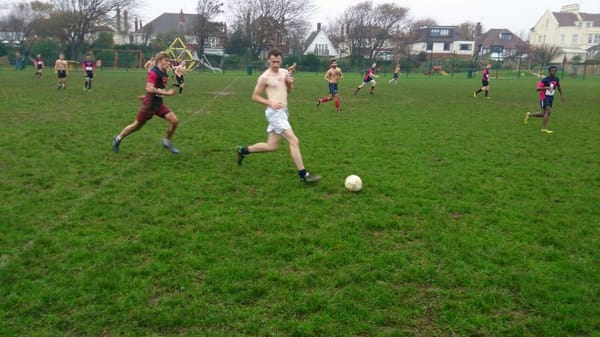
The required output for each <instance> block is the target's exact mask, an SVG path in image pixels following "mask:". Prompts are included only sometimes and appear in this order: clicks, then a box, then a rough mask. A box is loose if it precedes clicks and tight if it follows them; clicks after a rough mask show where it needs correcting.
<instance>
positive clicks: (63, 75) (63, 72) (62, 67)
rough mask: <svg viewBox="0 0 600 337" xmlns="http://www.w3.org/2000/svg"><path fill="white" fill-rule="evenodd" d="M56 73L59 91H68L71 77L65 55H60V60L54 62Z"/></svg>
mask: <svg viewBox="0 0 600 337" xmlns="http://www.w3.org/2000/svg"><path fill="white" fill-rule="evenodd" d="M54 72H55V73H56V76H58V90H60V89H67V77H68V76H69V66H68V64H67V61H65V55H64V54H63V53H60V54H59V55H58V59H57V60H56V62H54Z"/></svg>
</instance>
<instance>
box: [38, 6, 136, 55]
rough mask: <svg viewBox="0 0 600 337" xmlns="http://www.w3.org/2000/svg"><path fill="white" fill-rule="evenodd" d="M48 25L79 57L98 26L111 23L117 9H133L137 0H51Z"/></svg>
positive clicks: (72, 53)
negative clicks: (80, 50)
mask: <svg viewBox="0 0 600 337" xmlns="http://www.w3.org/2000/svg"><path fill="white" fill-rule="evenodd" d="M51 4H52V5H53V9H52V11H51V12H50V14H49V17H48V19H47V20H48V21H49V22H47V28H48V29H52V31H51V32H50V33H51V34H53V35H54V36H55V37H57V38H59V39H61V40H63V41H64V42H65V43H66V44H67V45H68V46H69V47H70V50H71V57H72V58H76V57H77V56H78V54H79V49H80V48H81V46H82V45H83V43H84V42H85V39H86V34H88V33H90V32H91V31H92V29H93V28H94V27H95V26H101V25H111V24H112V23H113V22H114V18H115V17H116V12H117V9H121V10H123V9H132V8H134V7H135V6H137V0H52V1H51Z"/></svg>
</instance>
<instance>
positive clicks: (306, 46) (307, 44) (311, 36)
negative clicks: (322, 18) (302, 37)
mask: <svg viewBox="0 0 600 337" xmlns="http://www.w3.org/2000/svg"><path fill="white" fill-rule="evenodd" d="M317 34H319V31H318V30H315V31H314V32H312V33H310V35H309V36H308V38H307V39H306V42H305V43H304V50H306V48H308V47H310V44H311V43H312V42H313V41H314V40H315V38H317Z"/></svg>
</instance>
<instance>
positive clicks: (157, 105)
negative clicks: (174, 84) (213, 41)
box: [112, 52, 179, 154]
mask: <svg viewBox="0 0 600 337" xmlns="http://www.w3.org/2000/svg"><path fill="white" fill-rule="evenodd" d="M154 59H155V66H154V67H152V69H150V71H148V79H147V80H146V95H144V96H142V105H141V106H140V110H139V111H138V113H137V116H136V118H135V121H133V123H131V124H129V125H127V126H126V127H125V128H124V129H123V130H122V131H121V132H120V133H119V134H118V135H116V136H115V137H114V138H113V145H112V148H113V151H114V152H115V153H116V152H119V145H121V142H122V141H123V139H125V137H127V136H128V135H130V134H131V133H133V132H136V131H138V130H139V129H141V128H142V127H143V126H144V124H146V122H147V121H149V120H150V119H151V118H152V117H153V116H154V115H157V116H158V117H160V118H163V119H165V120H166V121H167V122H168V123H169V125H168V126H167V133H166V136H165V138H164V139H163V141H162V145H163V146H164V147H165V148H166V149H167V150H169V151H171V153H174V154H177V153H179V150H178V149H177V148H176V147H175V146H173V144H172V143H171V138H172V137H173V134H174V133H175V129H176V128H177V124H178V123H179V121H178V120H177V116H176V115H175V113H174V112H173V111H171V109H170V108H169V107H168V106H167V105H166V104H165V103H163V96H172V95H174V94H175V90H173V89H169V90H166V89H165V88H166V85H167V81H168V79H169V75H168V74H167V69H168V68H169V55H168V54H167V53H165V52H160V53H158V54H157V55H156V57H155V58H154Z"/></svg>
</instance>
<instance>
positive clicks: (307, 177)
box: [281, 128, 321, 183]
mask: <svg viewBox="0 0 600 337" xmlns="http://www.w3.org/2000/svg"><path fill="white" fill-rule="evenodd" d="M281 135H282V136H283V138H285V139H286V140H287V142H288V144H289V146H290V156H291V157H292V160H293V161H294V165H296V168H297V169H298V176H299V177H300V181H302V182H305V183H316V182H317V181H319V180H321V177H320V176H318V175H311V174H310V173H308V171H307V170H306V168H305V167H304V162H303V161H302V154H301V153H300V141H299V140H298V137H296V134H294V130H292V129H291V128H290V129H286V130H284V131H283V133H282V134H281Z"/></svg>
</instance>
